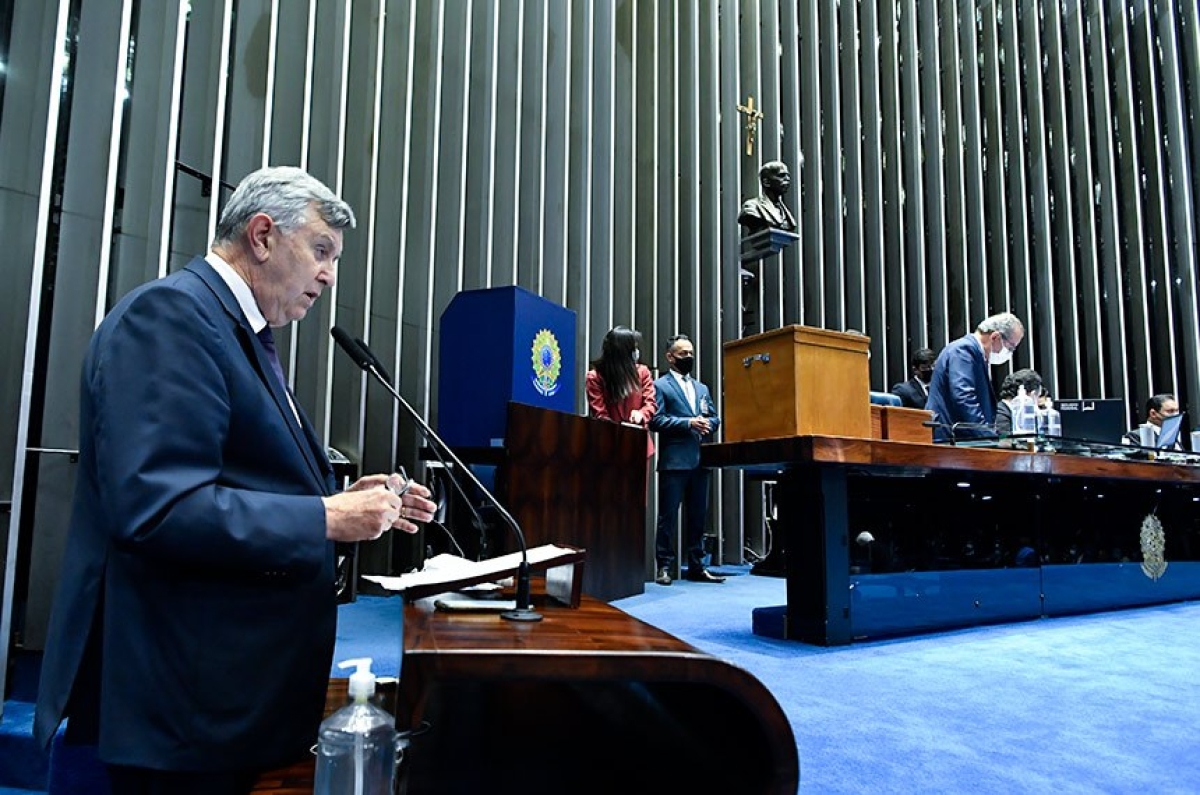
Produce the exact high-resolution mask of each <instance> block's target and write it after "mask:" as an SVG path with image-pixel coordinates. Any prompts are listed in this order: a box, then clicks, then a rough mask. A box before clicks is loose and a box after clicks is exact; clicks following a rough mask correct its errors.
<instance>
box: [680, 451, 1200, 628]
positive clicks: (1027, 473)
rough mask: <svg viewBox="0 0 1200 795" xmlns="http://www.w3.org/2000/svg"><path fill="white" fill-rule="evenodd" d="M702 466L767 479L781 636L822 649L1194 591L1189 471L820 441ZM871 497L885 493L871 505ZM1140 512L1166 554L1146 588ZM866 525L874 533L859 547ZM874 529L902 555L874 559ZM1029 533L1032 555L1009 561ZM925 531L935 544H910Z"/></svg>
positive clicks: (713, 454) (1198, 476)
mask: <svg viewBox="0 0 1200 795" xmlns="http://www.w3.org/2000/svg"><path fill="white" fill-rule="evenodd" d="M701 461H702V463H703V464H704V465H706V466H713V467H737V468H741V469H744V470H747V471H748V472H750V473H751V474H752V475H756V476H760V477H764V478H771V479H774V480H777V481H778V485H777V486H776V488H775V495H776V507H777V510H778V522H779V527H780V528H781V532H782V533H783V536H784V539H785V547H786V549H787V550H788V554H787V606H786V618H785V619H784V629H783V632H782V633H781V634H782V635H783V636H785V637H787V638H789V639H794V640H802V641H807V642H810V643H816V644H820V645H830V646H832V645H841V644H846V643H850V642H851V641H852V640H854V639H855V638H858V637H869V636H872V635H879V634H888V633H900V632H902V631H905V630H907V631H920V630H923V629H934V628H945V627H951V626H966V625H971V624H975V623H994V622H998V621H1003V620H1017V619H1022V618H1036V617H1039V616H1043V615H1061V614H1067V613H1071V612H1088V611H1091V610H1096V609H1113V608H1118V607H1122V606H1134V605H1137V604H1150V603H1155V602H1156V601H1157V602H1166V601H1177V600H1180V599H1188V598H1196V597H1197V596H1200V545H1198V544H1197V543H1195V542H1194V541H1193V540H1192V539H1193V538H1195V537H1196V535H1197V531H1200V525H1198V520H1197V518H1196V511H1195V509H1194V502H1193V499H1195V498H1200V467H1196V466H1185V465H1177V464H1168V463H1163V462H1159V461H1156V462H1148V461H1133V460H1113V459H1107V458H1097V457H1085V456H1080V455H1065V454H1058V453H1029V452H1018V451H1014V450H1002V449H986V448H977V447H975V448H972V447H952V446H946V445H928V444H913V443H904V442H892V441H881V440H872V439H851V438H840V437H830V436H793V437H786V438H776V439H761V440H755V441H744V442H732V443H725V444H713V445H705V446H704V447H703V448H702V453H701ZM980 484H983V485H982V486H981V485H980ZM959 493H961V496H960V494H959ZM879 494H886V495H887V499H888V500H890V502H888V503H887V504H886V505H885V506H884V507H883V508H878V507H876V509H875V510H870V503H871V501H872V499H873V498H875V497H876V496H877V495H879ZM968 497H976V498H977V502H976V504H975V505H972V504H970V500H969V499H968ZM993 498H994V499H993ZM983 500H987V502H984V501H983ZM864 506H867V507H864ZM889 509H890V510H889ZM1151 512H1158V515H1159V516H1161V517H1162V519H1163V524H1164V525H1165V526H1166V528H1167V531H1168V537H1167V545H1166V546H1167V552H1168V557H1169V558H1171V560H1172V563H1171V564H1170V566H1171V568H1170V570H1169V571H1168V576H1167V577H1164V578H1163V579H1161V580H1159V581H1156V582H1151V581H1150V580H1149V579H1148V578H1147V577H1145V576H1144V575H1143V574H1142V573H1141V572H1140V557H1139V556H1138V550H1139V530H1140V524H1141V521H1142V518H1143V516H1144V515H1145V514H1148V513H1151ZM906 513H907V514H909V516H905V515H904V514H906ZM864 530H867V531H869V532H870V533H871V535H872V536H874V537H876V538H875V539H873V540H870V541H867V540H865V539H864V541H863V542H861V544H860V543H857V539H858V534H859V533H860V532H862V531H864ZM885 533H887V534H891V535H893V536H895V537H899V538H902V539H903V545H904V549H903V552H904V553H905V554H904V558H903V559H902V560H899V561H897V560H895V559H893V560H892V561H891V563H892V565H891V566H890V567H889V566H886V565H884V566H878V565H876V566H874V567H872V566H871V565H870V563H869V562H868V561H865V560H862V559H861V558H862V556H861V547H865V546H866V545H868V544H875V543H877V541H883V540H884V539H882V538H880V537H881V536H883V535H884V534H885ZM1026 535H1027V536H1028V537H1029V542H1028V543H1027V544H1026V546H1029V547H1032V548H1033V549H1031V550H1030V551H1031V552H1035V553H1036V556H1035V558H1034V561H1033V562H1032V563H1031V564H1030V563H1024V562H1022V563H1015V562H1014V561H1013V557H1012V552H1014V551H1015V550H1014V549H1013V547H1015V546H1017V544H1018V543H1019V541H1018V539H1020V538H1023V537H1024V536H1026ZM928 538H936V539H937V546H938V548H937V549H936V550H935V551H929V550H925V549H922V550H914V547H916V546H918V545H919V544H921V543H923V542H924V541H925V540H926V539H928ZM981 541H982V542H984V543H985V544H986V547H987V548H986V550H983V549H977V547H979V546H981V544H980V542H981ZM927 546H929V547H933V546H935V545H934V544H932V543H930V544H927ZM1089 548H1090V550H1091V551H1088V550H1089ZM964 550H965V551H964ZM1068 550H1069V554H1068ZM1118 552H1120V554H1117V553H1118ZM856 555H859V559H858V560H855V556H856ZM986 555H992V556H993V557H992V558H987V557H986ZM1089 556H1090V557H1089ZM1027 557H1028V556H1027ZM874 562H875V563H876V564H878V561H877V560H876V561H874ZM1081 563H1088V564H1097V565H1091V566H1085V565H1078V564H1081ZM872 589H873V590H872ZM884 589H890V590H891V591H894V592H895V594H894V598H893V599H892V604H891V605H890V606H889V607H888V608H887V609H888V610H890V611H891V614H890V615H889V616H888V617H887V619H886V621H881V622H873V621H866V622H864V621H861V620H859V619H861V618H862V617H863V616H864V615H865V613H866V609H869V608H872V607H875V606H877V605H879V604H880V603H882V602H883V601H884V598H883V597H880V598H879V599H878V600H877V601H875V602H871V601H870V600H869V599H867V598H865V597H866V596H867V595H868V594H878V593H879V592H880V591H882V590H884ZM890 595H891V594H889V596H890ZM938 600H940V602H939V601H938ZM935 604H936V606H937V608H938V609H939V610H940V611H941V615H933V611H932V609H931V607H930V606H931V605H935ZM856 611H857V614H856ZM864 624H865V625H866V626H867V627H868V628H867V629H865V630H864V628H863V627H864ZM881 628H882V629H881ZM764 634H769V633H764Z"/></svg>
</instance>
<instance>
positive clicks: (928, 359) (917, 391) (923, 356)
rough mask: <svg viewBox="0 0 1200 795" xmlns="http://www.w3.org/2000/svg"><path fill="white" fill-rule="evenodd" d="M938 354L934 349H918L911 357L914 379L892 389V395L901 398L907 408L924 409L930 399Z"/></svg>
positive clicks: (910, 364)
mask: <svg viewBox="0 0 1200 795" xmlns="http://www.w3.org/2000/svg"><path fill="white" fill-rule="evenodd" d="M936 359H937V354H936V353H934V352H933V349H932V348H918V349H917V350H915V351H913V355H912V356H911V357H909V360H908V364H909V367H911V368H912V378H910V379H908V380H907V381H902V382H901V383H899V384H896V385H895V386H893V387H892V394H893V395H896V396H897V397H899V398H900V402H901V403H903V404H904V407H905V408H910V409H923V408H925V400H926V399H927V398H928V397H929V381H930V379H932V378H933V363H934V361H935V360H936Z"/></svg>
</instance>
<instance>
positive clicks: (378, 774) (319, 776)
mask: <svg viewBox="0 0 1200 795" xmlns="http://www.w3.org/2000/svg"><path fill="white" fill-rule="evenodd" d="M351 666H353V667H354V668H355V671H354V673H353V674H351V675H350V698H351V701H350V703H349V704H347V705H346V706H344V707H342V708H341V709H339V710H338V711H337V712H335V713H333V714H332V715H330V716H329V717H328V718H326V719H325V720H323V721H322V722H321V728H320V731H319V733H318V737H317V773H316V784H315V786H314V788H313V793H314V795H392V792H393V788H394V787H395V778H396V722H395V720H394V719H393V718H392V716H391V715H390V714H388V712H387V710H384V709H382V708H380V707H377V706H376V705H375V704H373V703H371V697H372V696H374V695H375V674H373V673H371V660H370V658H369V657H364V658H362V659H357V660H346V661H345V662H342V663H338V667H339V668H349V667H351Z"/></svg>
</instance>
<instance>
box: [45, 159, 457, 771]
mask: <svg viewBox="0 0 1200 795" xmlns="http://www.w3.org/2000/svg"><path fill="white" fill-rule="evenodd" d="M353 226H354V214H353V212H352V210H351V209H350V207H349V205H347V204H346V203H345V202H344V201H342V200H341V199H340V198H338V197H337V196H335V195H334V194H333V192H332V191H330V190H329V188H327V187H326V186H325V185H323V184H322V183H321V182H319V181H318V180H316V179H314V178H313V177H312V176H310V175H309V174H307V173H305V172H304V171H302V170H300V169H297V168H266V169H262V170H260V171H256V172H254V173H253V174H250V175H249V176H247V177H246V178H245V179H244V180H243V181H242V182H241V184H240V185H239V186H238V187H237V189H236V190H235V191H234V192H233V194H232V195H231V196H230V198H229V201H228V204H227V205H226V206H225V209H224V211H223V212H222V214H221V217H220V220H219V223H218V225H217V230H216V239H215V241H214V243H213V245H212V248H211V250H210V251H209V253H208V255H207V256H205V257H197V258H195V259H193V260H192V261H191V262H189V263H188V264H187V265H186V266H185V267H184V268H182V269H181V270H178V271H176V272H175V273H172V274H171V275H169V276H167V277H165V278H162V279H158V280H156V281H153V282H150V283H148V284H145V285H142V286H141V287H139V288H137V289H135V290H133V291H131V292H130V293H129V294H128V295H126V296H125V297H124V298H123V299H122V300H121V301H120V302H119V303H118V304H117V305H116V306H115V307H114V308H113V309H112V311H111V312H110V313H109V314H108V316H107V317H106V318H105V319H104V321H103V322H102V323H101V324H100V326H99V327H98V328H97V329H96V332H95V334H94V335H93V336H92V340H91V343H90V345H89V346H88V351H87V355H86V357H85V359H84V363H83V377H82V385H81V396H80V424H79V427H80V444H79V450H80V453H79V475H78V481H77V483H76V489H75V497H74V505H73V509H72V516H71V522H70V526H69V528H68V538H67V546H66V554H65V557H64V559H63V565H62V574H61V577H60V579H59V581H58V583H59V585H58V593H57V596H56V599H55V601H54V605H53V610H52V615H51V618H50V626H49V630H48V638H47V642H46V650H45V656H44V660H43V663H42V674H41V686H40V689H39V693H38V705H37V714H36V719H35V732H36V735H37V737H38V739H39V740H40V741H41V742H42V743H43V745H44V744H47V743H49V741H50V739H51V738H52V737H53V736H54V734H55V731H56V730H57V728H58V725H59V723H60V722H61V721H62V719H63V718H64V717H69V718H70V720H69V721H68V722H67V730H66V737H65V741H66V742H68V743H79V744H98V754H99V757H100V759H101V760H102V761H103V762H104V763H106V765H107V766H108V771H109V778H110V780H111V784H112V791H113V793H114V794H115V795H126V793H138V795H167V793H171V795H201V793H203V795H241V793H246V792H249V791H250V789H251V788H252V786H253V784H254V781H255V779H256V778H257V777H258V775H259V774H260V773H261V772H262V771H264V770H267V769H270V768H273V767H278V766H280V765H284V764H289V763H292V762H295V761H297V760H299V759H303V758H304V757H305V756H306V755H307V754H308V752H309V748H310V747H311V746H312V744H313V742H314V741H315V740H316V736H317V726H318V724H319V722H320V720H321V717H322V714H323V710H324V703H325V691H326V689H327V687H328V681H329V673H330V668H331V667H332V658H333V648H334V640H335V623H336V619H337V604H336V595H335V584H334V579H335V574H334V543H335V542H355V541H361V540H368V539H373V538H378V537H379V536H381V535H382V534H383V533H385V532H387V531H388V530H389V529H390V528H393V527H394V528H398V529H401V530H404V531H406V532H409V533H412V532H416V530H417V525H416V524H415V523H416V522H425V521H428V520H429V519H430V517H431V515H432V511H433V510H434V509H435V508H436V507H437V506H436V505H435V504H434V503H432V502H430V501H429V500H428V499H426V497H428V496H429V491H428V490H427V489H426V488H425V487H424V486H422V485H419V484H409V483H404V482H403V481H402V479H401V478H400V476H399V475H384V474H378V475H369V476H367V477H364V478H362V479H361V480H359V481H357V482H356V483H355V484H353V485H352V486H350V488H349V489H348V490H346V491H345V492H342V493H335V487H336V484H335V481H334V477H333V471H332V468H331V467H330V465H329V461H328V459H327V458H326V455H325V451H324V447H323V445H322V444H321V442H320V440H319V439H318V437H317V434H316V432H315V430H314V429H313V427H312V425H311V424H310V423H309V421H308V418H307V417H306V416H305V414H304V411H303V409H302V407H301V406H300V405H299V403H298V402H297V400H296V398H295V396H294V395H293V394H292V393H291V392H290V391H289V390H288V388H287V384H286V380H285V378H284V375H283V369H282V367H281V366H280V364H279V359H278V356H277V355H276V353H275V346H274V339H273V337H272V336H271V331H270V329H271V327H272V326H274V327H280V326H284V325H286V324H287V323H290V322H292V321H295V320H300V319H301V318H303V317H304V316H305V315H306V314H307V313H308V310H309V309H311V308H312V306H313V304H314V303H315V302H316V301H317V299H318V298H319V297H320V295H321V293H322V292H324V290H325V289H326V288H328V287H332V286H333V284H334V281H335V268H336V265H337V262H338V258H339V257H340V256H341V252H342V236H343V231H344V230H345V229H348V228H351V227H353Z"/></svg>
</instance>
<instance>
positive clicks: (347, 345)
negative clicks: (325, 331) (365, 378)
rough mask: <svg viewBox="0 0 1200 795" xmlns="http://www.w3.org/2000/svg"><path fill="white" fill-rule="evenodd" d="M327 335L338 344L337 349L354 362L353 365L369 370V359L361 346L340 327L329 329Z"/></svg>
mask: <svg viewBox="0 0 1200 795" xmlns="http://www.w3.org/2000/svg"><path fill="white" fill-rule="evenodd" d="M329 334H330V336H332V337H333V341H334V342H336V343H337V344H338V347H340V348H341V349H342V350H343V351H345V352H346V353H347V354H348V355H349V356H350V358H351V359H353V360H354V363H355V364H357V365H358V366H359V367H361V368H362V369H364V370H370V369H371V357H370V356H369V355H368V354H367V352H366V351H364V350H363V349H362V346H361V345H359V344H358V343H357V342H355V341H354V338H353V337H351V336H350V335H349V334H348V333H347V332H346V330H345V329H343V328H341V327H340V326H334V327H333V328H331V329H329Z"/></svg>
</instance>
